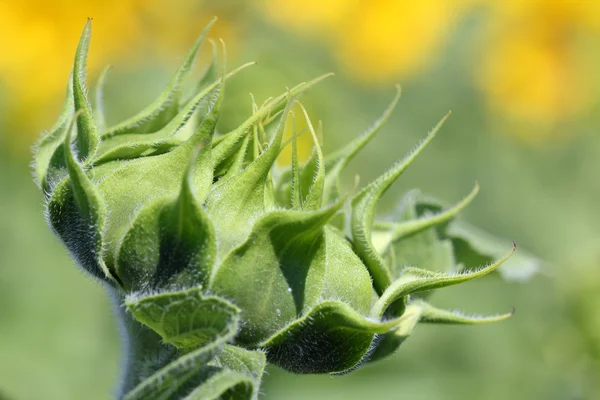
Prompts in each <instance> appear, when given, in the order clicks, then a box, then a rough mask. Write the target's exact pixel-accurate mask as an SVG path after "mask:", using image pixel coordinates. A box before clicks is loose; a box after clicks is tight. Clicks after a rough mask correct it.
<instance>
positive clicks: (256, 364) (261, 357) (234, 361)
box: [217, 344, 267, 388]
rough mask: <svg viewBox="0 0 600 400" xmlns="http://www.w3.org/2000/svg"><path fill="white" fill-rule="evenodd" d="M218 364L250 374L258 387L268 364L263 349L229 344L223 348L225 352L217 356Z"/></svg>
mask: <svg viewBox="0 0 600 400" xmlns="http://www.w3.org/2000/svg"><path fill="white" fill-rule="evenodd" d="M217 364H218V365H219V366H221V367H225V368H228V369H230V370H233V371H238V372H242V373H244V374H246V375H248V376H250V377H251V378H252V380H253V381H254V382H255V383H256V387H257V388H258V385H259V384H260V380H261V379H262V375H263V373H264V371H265V367H266V366H267V358H266V356H265V353H263V352H262V351H257V350H254V351H252V350H246V349H243V348H241V347H238V346H232V345H229V344H227V345H225V347H224V348H223V352H222V353H221V354H219V356H218V357H217Z"/></svg>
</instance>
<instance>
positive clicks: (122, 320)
mask: <svg viewBox="0 0 600 400" xmlns="http://www.w3.org/2000/svg"><path fill="white" fill-rule="evenodd" d="M108 294H109V297H110V298H111V300H112V302H113V304H114V307H115V314H116V317H117V319H118V321H119V331H120V334H121V348H122V354H123V356H122V360H121V371H120V377H119V381H118V383H117V387H116V390H115V398H116V399H119V400H120V399H123V398H124V397H125V395H126V394H127V393H128V392H129V391H131V390H132V389H133V388H135V387H136V386H137V384H139V383H140V382H141V381H142V380H143V379H144V378H146V377H148V376H150V375H151V374H153V373H154V372H156V371H157V370H158V369H160V368H161V367H163V366H164V365H166V364H167V363H168V362H170V361H171V360H172V359H173V356H175V354H176V350H175V348H174V347H172V346H169V345H166V344H164V343H163V342H162V340H161V338H160V336H159V335H158V334H156V333H155V332H154V331H152V330H151V329H149V328H147V327H146V326H144V325H142V324H140V323H139V322H138V321H137V320H135V319H134V318H133V317H132V316H131V314H130V313H129V312H127V310H126V309H125V308H124V306H123V300H124V296H123V294H122V293H120V292H119V291H118V290H116V289H114V288H112V287H108Z"/></svg>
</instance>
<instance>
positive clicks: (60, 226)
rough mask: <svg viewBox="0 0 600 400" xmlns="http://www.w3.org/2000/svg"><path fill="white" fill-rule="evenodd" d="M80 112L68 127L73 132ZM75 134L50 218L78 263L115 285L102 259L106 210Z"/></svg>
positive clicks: (49, 210) (52, 199) (50, 204)
mask: <svg viewBox="0 0 600 400" xmlns="http://www.w3.org/2000/svg"><path fill="white" fill-rule="evenodd" d="M80 115H81V112H77V113H76V114H75V116H74V117H73V120H72V121H71V124H70V125H69V127H68V128H67V131H68V132H72V131H73V128H74V125H75V120H76V119H77V117H78V116H80ZM71 136H72V133H71V134H69V135H67V136H66V137H65V139H64V143H63V148H64V149H65V151H64V154H65V164H66V166H67V170H68V173H69V176H68V177H66V178H65V179H63V180H62V181H61V182H60V183H59V184H58V185H57V186H56V188H55V190H54V191H53V192H52V196H51V197H50V199H49V201H48V204H47V218H48V221H49V223H50V226H51V227H52V229H53V230H54V231H55V232H56V234H57V235H58V236H59V237H60V239H61V240H62V241H63V243H64V244H65V246H66V247H67V248H68V249H69V251H70V252H71V255H72V256H73V258H74V259H75V260H77V262H78V264H79V265H80V266H81V267H82V268H83V269H85V270H86V271H88V272H89V273H90V274H92V275H93V276H95V277H96V278H99V279H101V280H103V281H107V282H110V283H111V284H114V283H115V282H114V278H113V275H112V274H111V272H110V271H109V268H108V267H107V266H106V264H105V263H104V261H103V260H102V248H103V238H102V232H103V228H104V226H105V221H106V207H105V205H104V203H103V201H102V199H101V197H100V195H99V193H98V191H97V190H96V188H95V186H94V184H93V183H92V181H91V180H90V178H89V177H88V176H87V174H86V172H85V171H84V170H83V167H82V166H81V165H80V164H79V163H78V162H77V160H76V159H75V155H74V154H73V151H72V149H71V146H70V141H71Z"/></svg>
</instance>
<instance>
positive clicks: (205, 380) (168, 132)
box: [35, 22, 514, 399]
mask: <svg viewBox="0 0 600 400" xmlns="http://www.w3.org/2000/svg"><path fill="white" fill-rule="evenodd" d="M211 24H212V23H211ZM209 27H210V25H209V26H208V27H207V28H206V29H205V30H204V32H203V33H202V34H201V35H200V37H199V39H198V40H197V41H196V43H195V44H194V46H193V47H192V49H191V50H190V52H189V53H188V54H187V56H186V57H185V59H184V61H183V63H182V65H181V66H180V68H179V69H178V70H177V72H176V73H175V75H174V77H173V78H172V80H171V82H170V83H169V84H168V86H167V88H166V89H165V91H164V92H163V93H162V94H161V95H160V96H159V97H158V98H157V99H156V100H155V101H154V102H153V103H152V104H150V105H149V106H148V107H146V108H145V109H144V110H142V111H141V112H139V113H138V114H137V115H134V116H133V117H131V118H129V119H127V120H125V121H123V122H121V123H119V124H117V125H115V126H112V127H108V128H105V127H104V125H105V124H104V116H103V114H102V107H101V104H100V103H97V104H96V105H95V108H93V107H92V106H91V104H90V101H89V99H88V97H87V92H86V88H85V82H84V81H85V76H84V74H85V63H86V57H87V52H88V47H89V40H90V32H91V25H90V22H88V24H87V25H86V26H85V29H84V31H83V34H82V37H81V41H80V43H79V46H78V48H77V53H76V56H75V64H74V68H73V73H72V77H71V80H70V82H69V85H68V91H67V100H66V102H65V106H64V110H63V113H62V114H61V117H60V118H59V121H58V123H57V124H56V125H55V127H54V128H53V129H52V130H51V131H50V132H49V133H47V134H46V135H45V136H43V137H42V139H41V140H40V142H39V145H38V147H37V151H36V155H35V157H36V169H35V171H36V177H37V181H38V183H39V185H40V187H41V189H42V190H43V191H44V193H45V197H46V201H47V219H48V223H49V224H50V226H51V227H52V229H53V231H54V232H55V233H56V235H57V236H58V237H59V238H60V240H61V241H62V242H63V244H64V245H65V246H66V247H67V249H68V250H69V251H70V252H71V254H72V256H73V258H74V259H75V260H76V262H77V264H78V265H79V266H80V267H81V268H83V269H84V270H85V271H87V272H88V273H90V274H91V275H92V276H94V277H96V278H98V279H99V280H100V281H102V282H104V283H105V284H106V285H108V286H110V287H111V290H112V291H114V292H116V293H117V294H118V295H117V297H118V298H119V299H120V301H122V302H123V304H124V306H125V308H126V310H127V311H126V313H125V314H126V315H127V318H129V319H130V320H131V321H130V322H131V324H133V325H135V326H136V327H137V328H136V329H138V330H141V331H144V332H146V334H145V335H146V336H145V337H146V338H154V339H152V340H154V342H155V343H154V347H158V348H159V349H161V348H162V349H164V351H162V352H160V354H161V357H162V358H161V360H162V361H161V362H157V363H156V365H154V366H153V367H150V368H149V370H148V368H146V373H145V374H139V375H136V376H134V378H133V379H131V380H130V381H129V383H127V385H128V386H127V388H126V389H127V391H128V393H127V394H125V393H123V395H124V396H125V398H128V399H142V398H143V399H148V398H161V399H163V398H164V399H167V398H168V399H171V398H181V397H184V396H190V398H192V397H193V398H220V397H219V396H225V395H228V396H230V397H227V398H235V399H238V398H240V399H246V398H252V397H254V396H256V394H257V391H258V387H259V384H260V379H261V374H262V370H263V369H264V366H265V359H266V361H268V362H271V363H274V364H277V365H279V366H281V367H283V368H285V369H287V370H289V371H292V372H296V373H344V372H347V371H350V370H352V369H354V368H356V367H358V366H359V365H360V364H361V363H363V362H365V361H369V360H375V359H379V358H381V357H384V356H386V355H388V354H390V353H391V352H392V351H393V350H395V349H396V348H397V347H398V345H399V344H400V343H401V342H402V341H403V340H404V339H405V338H406V337H408V336H409V335H410V334H411V332H412V331H413V328H414V327H415V325H416V324H417V323H418V322H433V323H456V324H477V323H484V322H490V321H499V320H502V319H505V318H507V317H509V316H510V313H508V314H503V315H499V316H494V317H488V318H476V317H468V316H465V315H463V314H459V313H455V312H449V311H444V310H440V309H438V308H435V307H434V306H432V305H431V304H429V303H428V302H427V296H425V294H426V293H429V292H430V291H431V290H433V289H437V288H442V287H445V286H450V285H454V284H458V283H462V282H466V281H468V280H471V279H475V278H478V277H481V276H483V275H486V274H488V273H491V272H492V271H494V270H495V269H496V268H498V267H499V266H500V264H502V263H503V262H504V261H505V260H506V259H507V258H508V257H509V256H510V255H511V254H512V252H513V251H514V246H505V247H504V249H503V251H504V252H505V253H506V255H503V256H502V255H499V254H498V252H497V251H496V249H495V248H494V249H493V250H492V251H488V252H485V251H480V250H478V249H479V247H478V242H477V240H475V245H471V242H469V235H462V236H461V235H460V234H459V233H456V232H455V230H452V229H451V228H452V226H453V224H454V223H453V219H454V217H455V216H456V215H457V214H458V212H459V211H460V210H462V209H463V208H464V207H465V206H466V205H467V204H468V203H469V202H470V201H471V200H472V199H473V198H474V197H475V195H476V193H477V190H478V187H477V185H476V186H475V189H473V191H472V192H471V193H470V194H469V195H468V196H467V197H466V198H465V199H464V200H462V201H461V202H459V203H458V204H457V205H456V206H452V207H447V208H444V207H443V206H442V205H440V204H439V203H438V202H436V201H429V200H424V199H423V198H422V196H419V195H416V194H415V193H414V192H413V193H410V194H409V195H408V196H407V198H406V199H405V200H404V202H403V203H402V208H401V212H400V215H399V217H398V218H397V219H396V220H395V221H394V222H385V221H375V220H374V217H375V210H376V206H377V203H378V201H379V199H380V198H381V196H382V195H383V193H384V192H385V191H386V190H387V189H388V188H389V187H390V185H391V184H392V183H393V182H394V181H395V180H396V179H397V178H398V177H399V176H400V175H401V174H402V172H403V171H404V170H405V169H406V168H407V167H408V166H409V165H410V164H411V163H412V162H413V161H414V160H415V158H416V157H417V156H418V155H419V154H420V153H421V152H422V151H423V150H424V149H425V148H426V146H427V145H428V144H429V143H430V142H431V141H432V140H433V138H434V137H435V135H436V133H437V132H438V130H439V129H440V127H441V126H442V123H443V122H444V120H445V119H446V118H444V119H443V120H442V121H441V122H440V123H439V124H438V125H437V126H436V127H435V128H434V129H433V130H432V131H431V133H429V135H428V136H427V137H426V138H425V139H424V140H423V141H422V142H421V143H420V144H419V145H418V146H417V147H416V149H415V150H414V151H413V152H412V153H410V154H409V155H408V156H407V157H406V158H404V159H402V160H401V161H399V162H398V163H397V164H395V165H394V166H393V167H392V168H391V169H390V170H389V171H388V172H386V173H385V174H383V175H382V176H381V177H380V178H378V179H377V180H375V181H373V182H372V183H370V184H368V185H367V186H366V187H364V188H363V189H362V190H360V191H358V192H357V193H355V194H351V193H350V194H349V193H344V190H343V189H342V187H341V185H340V182H339V175H340V173H341V172H342V171H343V170H344V167H345V166H346V165H347V164H348V162H349V161H350V160H351V159H352V157H353V156H354V155H355V154H356V153H357V152H358V151H359V150H360V149H361V148H362V147H364V146H365V145H366V144H367V143H368V141H369V140H370V139H371V138H372V137H373V136H374V135H375V133H376V132H377V131H378V130H379V129H380V127H381V126H382V125H383V123H384V122H385V120H386V119H387V118H388V117H389V115H390V114H391V112H392V110H393V108H394V106H395V105H396V103H397V101H398V98H399V95H400V92H399V90H398V93H397V94H396V96H395V97H394V99H393V101H392V103H391V104H390V106H389V107H388V109H387V110H385V112H384V113H383V115H382V117H381V118H380V119H379V120H378V121H377V122H376V123H375V124H374V125H373V127H372V128H371V129H369V130H368V131H367V132H366V133H365V134H364V135H362V136H360V137H359V138H357V139H356V140H354V141H352V142H351V143H349V144H348V145H347V146H346V147H345V148H343V149H341V150H339V151H338V152H336V153H334V154H333V155H332V156H329V157H326V156H324V155H323V153H322V151H321V143H320V135H319V134H318V132H317V131H318V128H317V129H315V127H314V126H313V124H312V122H311V120H310V118H309V116H308V115H307V113H306V111H305V110H304V109H303V108H302V107H301V105H300V108H301V110H302V113H301V115H300V116H299V117H300V118H303V119H304V120H305V121H306V125H307V126H308V133H309V134H310V135H311V137H312V141H313V143H314V146H313V153H312V155H311V157H310V159H309V160H308V161H307V162H306V163H305V164H303V165H301V164H300V163H299V161H298V157H297V154H295V149H296V140H297V136H298V133H297V132H294V133H293V135H292V139H291V145H292V149H293V153H294V154H293V156H292V163H291V165H290V166H287V167H283V168H281V167H276V166H275V161H276V159H277V158H278V156H279V154H280V152H281V150H282V149H283V148H284V147H285V146H286V145H287V144H288V143H287V142H286V141H285V140H284V132H285V131H286V129H285V128H286V124H288V123H290V122H289V121H290V120H291V119H292V118H291V117H290V115H292V114H293V113H292V112H291V108H292V106H294V105H296V104H299V103H298V100H297V98H298V96H299V95H300V94H302V93H303V92H304V91H306V90H307V89H308V88H310V87H311V86H313V85H314V84H316V83H318V82H319V81H320V80H322V79H323V78H325V77H326V76H323V77H320V78H317V79H315V80H313V81H310V82H308V83H303V84H300V85H297V86H295V87H293V88H292V89H289V90H288V91H286V92H284V93H282V94H281V95H279V96H277V97H273V98H271V99H269V100H268V101H266V102H265V103H264V104H262V105H261V106H258V105H256V104H254V112H253V113H252V115H250V116H249V118H248V119H247V120H246V121H245V122H244V123H242V124H241V125H240V126H239V127H237V128H236V129H234V130H232V131H230V132H227V133H222V134H217V133H216V126H217V122H218V120H219V118H220V115H221V105H222V102H223V98H224V93H225V86H226V83H227V80H228V79H230V78H231V77H232V76H233V75H234V74H235V73H237V72H238V71H240V70H241V69H243V68H244V67H245V66H246V65H244V66H242V67H240V68H237V69H235V70H233V71H232V72H229V73H227V72H226V67H225V51H224V47H223V50H222V51H221V56H220V57H218V56H217V57H215V60H214V62H213V65H212V67H211V70H213V71H218V78H217V79H216V80H214V81H213V82H210V81H208V80H206V79H205V80H203V81H202V84H200V85H198V89H197V90H196V91H195V92H194V93H193V94H192V96H191V97H189V98H184V96H183V93H182V91H183V87H184V80H185V78H186V77H187V76H188V74H189V71H190V69H191V67H192V64H193V61H194V59H195V57H196V53H197V52H198V49H199V47H200V44H201V43H202V41H203V39H204V37H205V35H206V33H207V31H208V29H209ZM219 58H220V60H219ZM104 78H105V76H104V74H103V75H102V77H101V79H100V81H101V82H103V81H104ZM100 90H101V87H100V88H98V89H97V91H100ZM97 98H101V95H99V94H98V93H97ZM345 206H348V207H345ZM484 247H485V246H484ZM488 248H489V247H488ZM467 250H468V251H467ZM465 254H467V255H466V256H465ZM463 256H464V257H463ZM461 257H462V258H461ZM469 257H470V258H469ZM492 257H496V258H498V260H497V261H493V262H489V263H488V260H491V258H492ZM463 258H464V259H463ZM473 259H477V260H485V262H486V263H487V266H485V267H481V268H475V265H469V262H468V260H473ZM129 340H130V341H135V340H139V339H138V337H137V336H136V335H132V337H130V338H129ZM145 345H146V344H144V343H139V346H138V347H140V348H141V349H142V350H141V351H142V353H143V351H144V346H145ZM148 351H149V350H148ZM142 358H143V357H142ZM148 358H150V357H147V359H148ZM146 361H147V360H146ZM130 374H131V373H129V375H130ZM134 375H135V374H134Z"/></svg>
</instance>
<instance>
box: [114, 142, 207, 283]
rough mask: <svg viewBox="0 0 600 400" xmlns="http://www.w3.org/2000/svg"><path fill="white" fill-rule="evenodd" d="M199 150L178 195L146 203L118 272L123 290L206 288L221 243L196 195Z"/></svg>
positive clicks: (127, 238) (125, 240)
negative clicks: (194, 179)
mask: <svg viewBox="0 0 600 400" xmlns="http://www.w3.org/2000/svg"><path fill="white" fill-rule="evenodd" d="M208 147H209V148H210V146H208ZM199 151H200V149H198V151H197V152H196V154H195V155H194V156H193V157H192V158H191V160H190V162H189V165H188V167H187V169H186V171H185V172H184V176H183V182H182V184H181V191H180V193H179V196H178V197H177V198H176V199H175V200H171V199H159V200H158V201H155V202H151V203H149V204H147V205H146V206H145V207H144V208H143V209H142V210H141V211H140V212H139V213H138V214H137V215H136V217H135V220H134V221H133V224H132V226H131V228H130V229H129V231H128V232H127V234H126V235H125V237H124V238H123V242H122V244H121V246H120V248H119V250H118V251H119V253H118V257H117V264H116V270H117V274H118V276H119V278H120V280H121V282H122V284H123V285H124V287H125V289H127V290H134V291H139V290H149V289H162V288H172V287H191V286H196V285H206V284H207V283H208V279H209V277H210V274H211V273H212V267H213V265H214V263H215V257H216V253H217V244H216V238H215V232H214V228H213V225H212V222H211V221H210V219H209V218H208V216H207V215H206V213H205V212H204V209H203V207H202V206H201V205H200V203H199V202H198V201H197V200H196V198H195V196H194V187H193V182H192V178H193V172H194V168H193V167H194V165H195V164H196V157H197V153H199Z"/></svg>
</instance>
